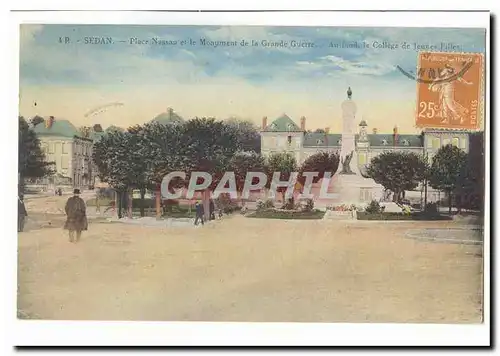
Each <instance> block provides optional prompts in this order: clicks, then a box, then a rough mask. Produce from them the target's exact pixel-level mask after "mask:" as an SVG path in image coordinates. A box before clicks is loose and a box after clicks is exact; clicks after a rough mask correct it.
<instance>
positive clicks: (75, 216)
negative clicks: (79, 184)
mask: <svg viewBox="0 0 500 356" xmlns="http://www.w3.org/2000/svg"><path fill="white" fill-rule="evenodd" d="M73 194H74V195H73V196H72V197H71V198H69V199H68V201H67V202H66V206H65V207H64V210H65V212H66V215H67V218H66V223H65V224H64V229H65V230H69V242H78V241H80V237H81V235H82V231H85V230H87V228H88V223H87V215H86V207H85V202H84V201H83V199H82V198H80V196H79V195H80V189H75V190H74V191H73ZM75 232H76V241H75Z"/></svg>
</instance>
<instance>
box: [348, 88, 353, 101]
mask: <svg viewBox="0 0 500 356" xmlns="http://www.w3.org/2000/svg"><path fill="white" fill-rule="evenodd" d="M351 97H352V90H351V87H349V88H348V89H347V99H351Z"/></svg>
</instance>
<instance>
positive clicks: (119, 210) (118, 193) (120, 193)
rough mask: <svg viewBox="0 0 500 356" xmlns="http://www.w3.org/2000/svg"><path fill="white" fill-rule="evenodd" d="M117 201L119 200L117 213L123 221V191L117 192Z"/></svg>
mask: <svg viewBox="0 0 500 356" xmlns="http://www.w3.org/2000/svg"><path fill="white" fill-rule="evenodd" d="M116 193H117V194H116V200H117V203H118V204H116V208H117V209H116V211H117V213H118V219H121V218H122V202H123V201H122V192H121V191H118V192H116Z"/></svg>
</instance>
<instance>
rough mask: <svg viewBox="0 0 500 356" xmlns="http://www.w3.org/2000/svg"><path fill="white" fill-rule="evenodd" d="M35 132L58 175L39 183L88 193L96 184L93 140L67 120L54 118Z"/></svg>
mask: <svg viewBox="0 0 500 356" xmlns="http://www.w3.org/2000/svg"><path fill="white" fill-rule="evenodd" d="M33 130H34V131H35V133H36V134H37V137H38V139H39V140H40V146H41V148H42V150H43V152H44V153H45V156H46V159H47V161H49V162H54V169H55V174H54V175H53V176H50V177H45V178H42V179H39V180H37V183H39V184H43V185H48V186H51V187H52V188H57V186H72V187H75V188H81V189H87V188H88V187H89V186H91V185H92V184H93V178H94V177H93V175H94V173H93V171H94V170H93V169H92V166H93V165H92V142H93V141H92V139H91V138H89V137H84V136H83V135H82V134H81V132H79V131H78V130H77V128H76V127H75V126H74V125H73V124H72V123H71V122H69V121H68V120H65V119H59V118H55V117H53V116H50V117H46V118H43V122H41V123H39V124H38V125H36V126H35V127H34V128H33Z"/></svg>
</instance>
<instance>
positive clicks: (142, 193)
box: [140, 188, 146, 218]
mask: <svg viewBox="0 0 500 356" xmlns="http://www.w3.org/2000/svg"><path fill="white" fill-rule="evenodd" d="M145 195H146V189H144V188H141V208H140V209H141V218H143V217H144V196H145Z"/></svg>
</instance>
